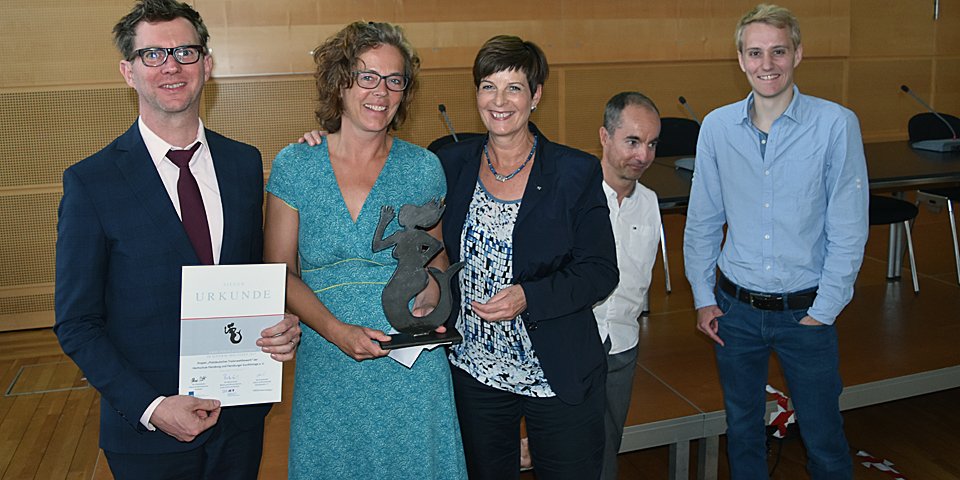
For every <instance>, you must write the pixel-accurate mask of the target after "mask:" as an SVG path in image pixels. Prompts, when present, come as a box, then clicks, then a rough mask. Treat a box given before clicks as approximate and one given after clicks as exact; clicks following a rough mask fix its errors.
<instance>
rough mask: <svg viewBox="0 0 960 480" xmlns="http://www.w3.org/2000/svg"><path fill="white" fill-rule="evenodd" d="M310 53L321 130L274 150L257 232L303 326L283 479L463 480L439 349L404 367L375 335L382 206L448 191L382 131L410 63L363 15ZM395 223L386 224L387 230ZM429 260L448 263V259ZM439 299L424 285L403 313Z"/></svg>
mask: <svg viewBox="0 0 960 480" xmlns="http://www.w3.org/2000/svg"><path fill="white" fill-rule="evenodd" d="M314 59H315V60H316V63H317V73H316V77H317V89H318V92H319V98H320V104H319V107H318V109H317V119H318V120H319V122H320V124H321V126H322V127H323V128H324V129H325V130H327V131H328V132H331V133H330V135H329V136H328V137H327V141H325V142H323V145H322V146H320V147H318V148H310V147H308V146H306V145H304V144H295V145H290V146H288V147H287V148H285V149H284V150H283V151H281V152H280V153H279V154H278V155H277V158H276V159H275V160H274V162H273V167H272V172H271V175H270V180H269V182H268V184H267V192H268V195H267V215H266V225H265V234H264V239H265V245H264V258H265V259H266V261H268V262H283V263H286V264H287V266H288V272H289V273H288V276H287V307H288V308H289V309H290V310H291V311H293V312H294V313H296V314H297V315H298V316H299V317H300V320H301V321H302V322H303V324H304V329H303V336H302V339H301V344H300V349H299V352H298V353H297V368H296V377H295V378H296V379H295V383H294V395H293V413H292V416H291V420H290V456H289V476H290V478H337V479H350V478H378V479H387V478H397V479H408V478H417V479H459V478H466V469H465V467H464V460H463V447H462V445H461V442H460V430H459V426H458V422H457V417H456V407H455V405H454V401H453V390H452V386H451V380H450V370H449V367H448V363H447V361H446V358H445V356H444V351H443V349H441V348H437V349H434V350H430V351H424V352H423V353H422V354H421V355H420V357H419V358H418V359H417V361H416V363H415V364H413V366H412V367H411V368H407V367H405V366H403V365H401V364H400V363H398V362H396V361H394V360H393V359H391V358H384V357H385V356H386V355H387V353H388V352H387V351H385V350H382V349H381V348H380V346H379V344H378V343H377V342H378V341H383V340H389V339H390V337H389V336H388V335H387V334H386V332H388V331H389V329H390V325H389V323H388V322H387V319H386V317H385V316H384V314H383V309H382V307H381V304H380V295H381V292H382V291H383V288H384V284H385V283H386V282H387V281H388V280H389V278H390V276H391V274H392V273H393V271H394V270H395V269H396V266H397V261H396V259H394V258H393V257H392V256H391V250H390V249H387V250H383V251H380V252H378V253H374V252H373V251H372V249H371V244H372V241H373V238H374V234H375V231H376V228H377V223H378V221H379V219H380V209H381V207H382V206H391V207H393V209H394V210H395V211H400V206H401V205H403V204H417V205H421V204H424V203H426V202H428V201H431V200H439V199H442V198H443V196H444V195H445V194H446V184H445V181H444V175H443V172H442V170H441V168H440V163H439V161H438V160H437V158H436V157H435V156H434V155H433V154H431V153H429V152H428V151H427V150H425V149H423V148H420V147H417V146H415V145H412V144H410V143H407V142H404V141H402V140H399V139H395V138H393V137H392V136H390V135H389V131H390V130H391V129H395V128H397V126H398V125H399V124H400V123H401V122H402V121H403V119H404V117H405V116H406V113H407V108H408V106H409V104H410V99H411V95H412V93H413V91H414V90H415V88H416V74H417V71H418V70H419V66H420V60H419V58H418V57H417V56H416V53H414V51H413V49H412V47H411V46H410V45H409V43H407V41H406V40H405V39H404V37H403V34H402V31H401V30H400V29H399V28H398V27H396V26H394V25H390V24H387V23H374V22H369V23H368V22H356V23H353V24H351V25H348V26H347V27H346V28H344V29H343V30H341V31H340V32H339V33H337V34H336V35H334V36H333V37H331V38H329V39H328V40H327V41H325V42H324V43H323V44H322V45H320V46H319V47H318V48H317V49H316V50H315V51H314ZM398 229H399V226H398V225H397V223H396V221H395V220H394V221H392V222H391V223H390V224H389V225H388V227H387V229H386V234H387V235H389V234H390V233H392V232H395V231H397V230H398ZM439 232H440V226H439V225H438V226H436V227H434V228H433V229H432V230H431V231H430V233H431V235H434V236H435V237H437V238H438V239H440V237H439V235H440V233H439ZM440 240H442V239H440ZM430 265H431V266H435V267H437V268H440V269H441V270H443V269H445V268H446V266H447V261H446V255H445V254H442V253H441V254H440V255H438V256H437V257H436V258H435V259H434V260H433V261H432V262H431V264H430ZM437 297H438V292H437V289H436V285H435V284H433V285H431V287H430V288H428V289H427V290H425V291H424V292H423V293H421V294H420V295H418V296H417V298H416V299H415V301H414V312H415V313H419V314H424V313H426V312H429V311H430V310H431V309H432V307H433V306H434V305H436V300H437Z"/></svg>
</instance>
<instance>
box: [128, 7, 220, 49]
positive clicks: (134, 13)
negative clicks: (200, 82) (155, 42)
mask: <svg viewBox="0 0 960 480" xmlns="http://www.w3.org/2000/svg"><path fill="white" fill-rule="evenodd" d="M178 18H185V19H187V20H188V21H189V22H190V23H191V24H192V25H193V28H194V29H196V31H197V37H198V38H199V39H200V46H202V47H203V53H206V52H207V41H208V40H209V39H210V32H209V31H208V30H207V26H206V25H204V24H203V19H202V18H200V14H199V13H197V11H196V10H194V9H193V7H191V6H190V5H187V4H186V3H183V2H178V1H176V0H140V1H139V2H137V4H136V5H134V6H133V10H130V13H128V14H127V15H126V16H125V17H123V18H121V19H120V21H119V22H117V24H116V25H114V26H113V43H114V44H116V46H117V49H119V50H120V54H121V55H123V58H124V59H125V60H133V59H134V57H136V55H137V53H136V52H135V51H134V49H133V40H134V38H135V37H136V36H137V25H139V24H140V22H147V23H154V22H169V21H170V20H176V19H178Z"/></svg>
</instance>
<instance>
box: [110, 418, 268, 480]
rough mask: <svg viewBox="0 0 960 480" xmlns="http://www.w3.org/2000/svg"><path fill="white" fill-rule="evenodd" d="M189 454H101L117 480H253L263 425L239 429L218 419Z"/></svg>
mask: <svg viewBox="0 0 960 480" xmlns="http://www.w3.org/2000/svg"><path fill="white" fill-rule="evenodd" d="M211 430H212V431H211V432H210V437H209V438H207V441H206V442H204V443H203V445H199V446H198V447H197V448H195V449H193V450H188V451H185V452H176V453H161V454H135V453H116V452H108V451H104V452H103V453H104V454H105V455H106V457H107V463H108V464H109V465H110V471H111V472H112V473H113V477H114V478H116V479H117V480H127V479H129V480H174V479H183V480H199V479H203V480H219V479H224V480H256V478H257V474H258V473H259V470H260V457H261V455H262V453H263V423H262V422H261V423H260V424H259V426H258V427H254V428H242V427H241V426H239V425H237V424H236V423H235V422H232V421H231V420H230V419H229V418H227V419H224V418H223V417H221V418H220V421H219V422H217V424H216V425H214V426H213V427H212V428H211Z"/></svg>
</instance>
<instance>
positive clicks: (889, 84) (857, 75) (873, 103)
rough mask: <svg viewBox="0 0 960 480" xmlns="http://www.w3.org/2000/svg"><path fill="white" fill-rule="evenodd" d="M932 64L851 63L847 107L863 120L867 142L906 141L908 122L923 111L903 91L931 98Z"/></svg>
mask: <svg viewBox="0 0 960 480" xmlns="http://www.w3.org/2000/svg"><path fill="white" fill-rule="evenodd" d="M932 69H933V62H932V60H923V59H920V60H908V59H897V60H892V59H891V60H851V61H850V80H849V82H850V83H849V88H848V97H847V99H848V100H847V105H848V106H849V107H850V109H852V110H853V111H854V112H856V113H857V115H858V116H859V117H860V126H861V129H862V130H863V136H864V140H866V141H871V140H872V141H880V140H896V139H906V130H907V121H909V120H910V117H911V116H913V115H914V114H916V113H918V112H920V111H921V108H922V107H920V106H919V105H917V103H916V102H915V101H913V99H911V98H910V97H909V96H907V94H905V93H903V92H901V91H900V85H901V84H906V85H909V86H910V88H911V89H912V90H913V91H914V92H915V93H916V94H917V96H919V97H920V98H923V99H925V100H929V98H930V85H931V81H932V75H933V70H932Z"/></svg>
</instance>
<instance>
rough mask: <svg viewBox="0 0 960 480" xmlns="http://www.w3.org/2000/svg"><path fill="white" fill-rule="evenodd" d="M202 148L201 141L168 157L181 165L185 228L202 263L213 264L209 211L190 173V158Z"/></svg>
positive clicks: (181, 210)
mask: <svg viewBox="0 0 960 480" xmlns="http://www.w3.org/2000/svg"><path fill="white" fill-rule="evenodd" d="M199 148H200V142H197V143H195V144H194V145H193V146H192V147H190V148H189V149H188V150H170V151H169V152H167V158H169V159H170V161H171V162H173V164H174V165H176V166H178V167H180V179H179V180H177V196H179V197H180V218H181V220H183V229H184V230H186V231H187V236H188V237H190V243H192V244H193V249H194V250H195V251H196V252H197V257H198V258H199V259H200V263H202V264H204V265H213V245H212V244H211V242H210V225H209V224H208V223H207V211H206V209H204V208H203V197H201V196H200V186H199V185H197V179H196V178H194V177H193V173H190V159H191V158H193V154H194V153H195V152H196V151H197V150H198V149H199Z"/></svg>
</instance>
